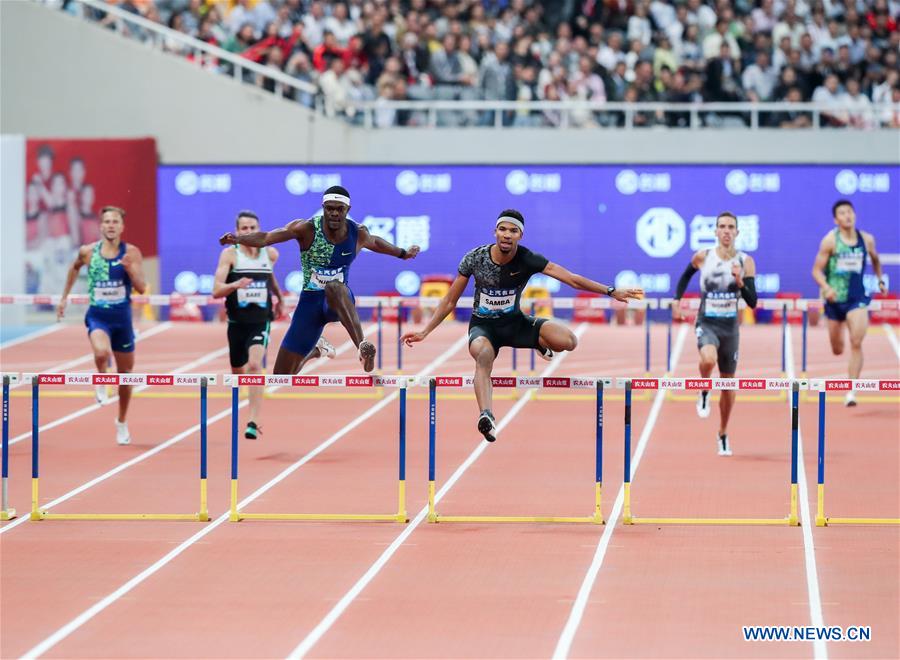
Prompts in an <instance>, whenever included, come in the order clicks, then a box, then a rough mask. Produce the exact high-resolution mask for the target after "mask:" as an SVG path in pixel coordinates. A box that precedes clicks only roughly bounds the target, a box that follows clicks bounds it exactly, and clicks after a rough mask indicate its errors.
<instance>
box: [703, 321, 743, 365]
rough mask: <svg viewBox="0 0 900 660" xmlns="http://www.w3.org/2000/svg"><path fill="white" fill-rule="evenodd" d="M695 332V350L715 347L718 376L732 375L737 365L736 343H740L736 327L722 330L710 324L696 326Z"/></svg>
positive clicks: (720, 327)
mask: <svg viewBox="0 0 900 660" xmlns="http://www.w3.org/2000/svg"><path fill="white" fill-rule="evenodd" d="M695 331H696V333H697V348H698V349H701V348H703V347H704V346H715V347H716V354H717V356H718V362H719V373H720V374H733V373H736V371H737V363H738V343H739V342H740V332H739V330H738V327H737V326H735V327H734V328H723V327H722V326H719V325H714V324H712V323H703V322H702V321H701V322H700V323H698V324H697V326H696V328H695Z"/></svg>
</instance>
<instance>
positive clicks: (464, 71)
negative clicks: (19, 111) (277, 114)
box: [60, 0, 900, 128]
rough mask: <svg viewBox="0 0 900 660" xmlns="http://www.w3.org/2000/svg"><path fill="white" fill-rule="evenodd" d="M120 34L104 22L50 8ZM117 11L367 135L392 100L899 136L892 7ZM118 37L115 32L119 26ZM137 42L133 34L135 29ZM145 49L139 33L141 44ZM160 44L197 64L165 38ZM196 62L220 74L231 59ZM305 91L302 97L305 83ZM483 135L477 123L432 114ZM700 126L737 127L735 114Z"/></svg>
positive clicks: (453, 1)
mask: <svg viewBox="0 0 900 660" xmlns="http://www.w3.org/2000/svg"><path fill="white" fill-rule="evenodd" d="M60 1H61V2H62V3H63V6H64V8H65V9H67V10H70V11H89V12H90V13H91V16H90V17H91V18H93V19H95V20H98V21H100V22H103V23H106V24H108V25H110V26H114V25H117V23H116V21H115V20H114V19H113V18H112V16H111V15H107V14H103V13H102V12H96V11H94V10H85V9H84V7H83V6H82V5H80V3H77V2H73V1H72V0H60ZM115 4H117V5H118V6H120V7H121V8H123V9H125V10H127V11H130V12H133V13H135V14H140V15H142V16H143V17H145V18H147V19H149V20H152V21H155V22H158V23H161V24H164V25H167V26H168V27H169V28H171V29H172V30H175V31H177V32H181V33H184V34H186V35H190V36H192V37H195V38H197V39H199V40H201V41H203V42H206V43H209V44H213V45H216V46H219V47H221V48H223V49H225V50H227V51H230V52H232V53H235V54H236V55H240V56H241V57H243V58H246V59H247V60H250V61H252V62H256V63H259V64H261V65H264V66H266V67H270V68H272V69H275V70H278V71H281V72H283V73H285V74H286V75H288V76H290V77H292V78H294V79H296V80H300V81H305V82H307V83H310V84H311V85H313V86H314V87H315V89H316V91H315V92H312V91H310V92H302V91H297V90H294V89H292V88H288V87H286V86H284V85H281V84H280V83H279V82H278V81H277V80H275V79H273V78H271V77H268V76H265V75H262V74H254V73H247V72H246V71H245V73H244V75H245V76H248V78H249V79H250V80H252V81H253V82H255V83H256V84H258V85H260V86H261V87H263V88H265V89H268V90H269V91H272V92H273V93H279V94H283V95H285V96H287V97H289V98H292V99H293V100H295V101H297V102H299V103H302V104H304V105H306V106H310V107H312V106H313V105H315V104H316V103H320V104H321V105H322V106H323V108H324V110H325V111H326V112H327V113H328V114H330V115H342V116H345V117H347V118H348V120H350V121H356V122H359V121H361V118H362V115H361V113H360V112H359V111H358V109H357V104H358V102H361V101H373V102H375V110H374V115H373V117H374V123H375V125H376V126H393V125H415V124H417V123H421V122H422V121H423V116H422V114H421V113H419V112H416V111H412V110H398V109H396V108H395V107H393V106H392V105H391V104H390V103H388V102H389V101H392V100H481V99H483V100H494V101H500V100H503V101H537V100H548V101H557V100H578V101H582V102H584V103H583V104H581V106H579V107H580V108H581V109H579V110H576V111H572V112H569V113H568V116H567V117H566V118H565V121H566V122H568V123H569V124H574V125H581V126H591V125H616V124H617V123H621V122H622V121H623V117H622V113H621V112H610V111H604V106H605V105H606V104H607V103H608V102H610V101H624V102H666V103H685V104H686V103H695V102H702V101H706V102H719V103H721V102H726V103H727V102H738V101H743V102H761V101H763V102H765V101H776V102H783V103H785V104H788V105H787V106H785V108H784V109H783V111H779V112H768V113H764V114H763V115H762V117H763V123H764V124H766V125H769V126H775V127H783V128H804V127H809V126H811V125H812V121H813V116H812V114H811V113H810V112H809V111H808V109H804V106H802V105H798V107H797V108H796V110H794V109H792V108H790V105H794V104H801V103H802V102H805V101H813V102H815V103H817V104H819V105H821V106H822V107H824V108H825V112H823V114H822V115H821V117H820V118H819V121H820V122H821V125H823V126H828V127H846V126H851V127H858V128H873V127H877V126H881V127H892V128H900V112H898V109H897V108H898V104H900V68H898V61H897V58H898V52H900V30H898V25H897V24H898V20H900V1H898V0H674V1H672V0H545V1H543V2H538V1H532V0H345V1H340V2H324V1H322V0H117V1H116V2H115ZM118 24H119V25H121V23H118ZM131 31H132V32H134V33H136V36H138V37H141V36H142V35H141V34H140V33H141V30H139V29H137V28H132V29H131ZM144 37H145V38H146V35H144ZM163 47H164V48H165V49H167V50H169V51H172V52H174V53H177V54H180V55H183V56H186V57H192V58H196V57H201V56H200V55H198V54H197V53H196V52H195V51H194V50H193V49H190V48H188V47H186V46H185V45H184V43H183V42H182V41H180V40H178V39H167V40H165V43H164V44H163ZM202 57H204V59H203V61H202V64H203V65H204V66H207V67H209V68H211V69H214V70H217V71H221V72H224V73H233V67H232V66H231V65H230V63H228V62H225V61H220V60H219V59H218V58H213V57H208V56H202ZM310 89H312V87H310ZM443 114H444V115H445V116H444V117H443V118H442V121H443V122H444V123H462V124H486V123H493V122H495V121H496V120H497V119H498V118H496V117H494V116H493V114H492V113H485V112H480V111H478V112H476V111H472V112H451V113H443ZM688 114H689V113H688V112H683V113H681V112H668V113H662V112H649V111H644V112H640V113H637V115H636V116H635V117H634V124H635V125H638V126H651V125H658V124H664V125H669V126H683V125H686V123H687V122H688ZM729 114H730V113H718V114H715V115H713V114H711V113H710V114H708V115H705V116H704V121H707V122H714V121H718V122H724V121H728V120H729V119H731V120H732V121H738V122H745V121H747V119H746V116H744V115H742V114H741V113H734V115H733V116H732V117H730V118H729ZM500 119H502V121H503V123H504V124H507V125H528V126H535V125H537V126H541V125H543V126H556V125H560V124H561V123H563V121H564V120H563V116H562V113H561V112H560V111H558V110H541V111H538V110H509V111H508V112H504V113H503V115H502V117H501V118H500Z"/></svg>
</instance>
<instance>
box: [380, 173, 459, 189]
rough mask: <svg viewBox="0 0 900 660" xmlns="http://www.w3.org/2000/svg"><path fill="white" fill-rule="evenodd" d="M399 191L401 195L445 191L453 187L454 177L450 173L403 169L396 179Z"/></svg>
mask: <svg viewBox="0 0 900 660" xmlns="http://www.w3.org/2000/svg"><path fill="white" fill-rule="evenodd" d="M394 185H395V186H396V187H397V192H399V193H400V194H401V195H415V194H416V193H420V192H421V193H434V192H439V193H445V192H450V189H451V188H452V187H453V179H452V177H451V176H450V174H446V173H442V174H419V173H418V172H415V171H413V170H403V171H402V172H400V174H398V175H397V178H396V179H395V180H394Z"/></svg>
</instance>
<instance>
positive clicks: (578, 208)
mask: <svg viewBox="0 0 900 660" xmlns="http://www.w3.org/2000/svg"><path fill="white" fill-rule="evenodd" d="M158 181H159V251H160V257H161V280H162V287H163V290H164V291H179V292H181V293H185V294H189V293H208V292H209V291H210V290H211V289H212V274H213V272H214V271H215V266H216V261H217V258H218V253H219V250H220V249H221V248H220V247H219V245H218V242H217V239H218V237H219V236H220V235H222V234H223V233H225V232H226V231H230V230H233V229H234V220H235V217H236V215H237V213H238V211H240V210H242V209H250V210H252V211H254V212H255V213H257V214H258V215H259V217H260V219H261V224H262V227H263V229H274V228H276V227H280V226H283V225H284V224H286V223H287V222H289V221H291V220H293V219H296V218H308V217H310V216H312V215H313V214H314V213H316V211H317V210H318V209H319V207H320V200H321V196H322V191H324V190H325V189H326V188H328V187H329V186H331V185H335V184H340V185H343V186H344V187H346V188H347V189H348V190H349V191H350V194H351V197H352V203H353V206H352V209H351V211H350V215H351V217H353V218H354V219H355V220H356V221H357V222H361V223H363V224H365V225H366V226H367V227H368V228H369V230H370V231H372V232H373V233H375V234H377V235H379V236H382V237H383V238H385V239H386V240H389V241H391V242H393V243H396V244H397V245H400V246H401V247H409V246H410V245H414V244H415V245H419V246H420V247H421V248H422V252H421V254H420V255H419V257H418V258H417V259H416V260H414V261H405V262H404V261H400V260H397V259H392V258H390V257H385V256H382V255H376V254H371V253H368V252H364V253H363V254H361V255H360V256H359V257H358V258H357V260H356V262H354V264H353V268H352V270H351V274H350V286H351V288H352V289H353V290H354V292H355V293H356V294H357V295H375V294H379V293H384V292H399V293H401V294H403V295H415V294H416V293H417V292H418V288H419V283H420V279H421V278H422V277H423V276H426V275H432V274H446V275H451V276H452V275H455V273H456V267H457V265H458V264H459V261H460V259H461V258H462V256H463V254H465V252H467V251H468V250H470V249H472V248H473V247H476V246H478V245H483V244H485V243H489V242H492V241H493V234H492V232H493V227H494V222H495V219H496V218H497V216H498V214H499V213H500V211H502V210H503V209H506V208H515V209H518V210H520V211H521V212H522V213H524V215H525V219H526V224H525V227H526V229H525V235H524V238H523V245H527V246H528V247H529V248H531V249H532V250H534V251H537V252H540V253H542V254H544V255H545V256H546V257H547V258H549V259H550V260H552V261H556V262H558V263H560V264H562V265H563V266H565V267H567V268H569V269H570V270H572V271H575V272H577V273H580V274H583V275H586V276H588V277H591V278H594V279H597V280H600V281H602V282H606V283H611V282H615V284H616V285H617V286H635V285H640V286H643V287H644V289H645V290H646V291H647V293H648V295H650V296H667V295H671V294H672V292H673V290H674V287H675V284H676V282H677V280H678V276H679V275H680V274H681V271H682V270H683V269H684V266H685V265H686V264H687V262H688V260H689V259H690V256H691V254H692V253H693V252H694V251H695V250H698V249H703V248H707V247H712V246H713V245H714V244H715V236H714V226H715V217H716V215H717V214H718V213H719V212H721V211H724V210H729V211H732V212H733V213H735V214H736V215H737V216H738V221H739V230H740V235H739V238H738V246H739V247H740V248H741V249H743V250H745V251H746V252H748V253H749V254H751V255H753V256H754V258H755V259H756V262H757V269H758V271H759V275H758V276H757V288H758V289H759V290H760V291H761V292H762V293H765V294H774V293H777V292H795V293H799V294H802V295H803V296H807V297H809V296H815V295H817V293H818V292H817V290H816V287H815V284H814V282H813V281H812V278H811V277H810V269H811V267H812V262H813V259H814V257H815V254H816V250H817V248H818V245H819V241H820V240H821V238H822V236H824V234H825V233H826V232H827V231H829V229H831V228H833V226H834V225H833V221H832V218H831V205H832V203H833V202H834V201H835V200H837V199H840V198H846V199H849V200H851V201H852V202H853V204H854V206H855V207H856V212H857V218H858V226H859V228H861V229H865V230H867V231H869V232H872V233H873V234H874V235H875V237H876V240H877V244H878V249H879V251H880V252H881V253H883V254H884V255H885V256H886V257H887V259H886V260H887V262H888V263H890V264H891V265H889V266H887V267H886V271H887V273H888V275H889V277H891V279H893V280H894V282H895V283H896V282H898V281H900V277H898V274H897V267H896V266H897V260H898V258H900V257H898V255H900V202H898V200H900V168H898V167H896V166H894V167H890V166H851V165H847V166H817V165H810V166H783V165H782V166H779V165H771V166H752V167H751V166H741V165H730V166H647V167H644V166H641V167H629V166H609V165H604V166H533V167H532V166H520V167H515V166H464V167H460V166H454V167H415V168H410V167H403V166H302V167H286V166H240V167H235V166H213V167H209V166H196V167H191V166H163V167H160V169H159V178H158ZM280 250H281V258H280V260H279V263H278V266H277V273H278V276H279V281H280V282H282V284H283V285H284V286H285V288H286V289H288V290H290V291H293V292H298V291H299V287H300V286H301V284H302V279H301V276H300V256H299V248H298V247H297V245H296V244H284V245H282V246H280ZM870 270H871V269H870ZM869 275H870V277H869V280H868V281H867V284H868V285H869V286H870V287H872V288H874V282H873V277H872V274H871V272H870V273H869ZM532 283H533V284H535V283H537V284H541V285H546V286H548V287H549V288H550V290H551V291H553V292H554V293H557V292H558V293H561V294H562V295H570V294H571V293H572V292H571V291H570V290H568V287H560V286H558V283H556V282H555V281H551V282H543V281H540V280H539V278H535V279H533V280H532ZM694 286H695V287H696V286H697V283H696V281H695V282H694Z"/></svg>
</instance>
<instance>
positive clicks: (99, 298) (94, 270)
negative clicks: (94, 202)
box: [56, 206, 147, 445]
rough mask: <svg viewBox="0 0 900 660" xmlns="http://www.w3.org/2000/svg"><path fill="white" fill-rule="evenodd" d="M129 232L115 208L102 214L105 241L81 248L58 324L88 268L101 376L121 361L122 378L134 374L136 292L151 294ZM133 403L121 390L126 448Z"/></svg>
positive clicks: (119, 423)
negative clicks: (133, 303)
mask: <svg viewBox="0 0 900 660" xmlns="http://www.w3.org/2000/svg"><path fill="white" fill-rule="evenodd" d="M124 231H125V211H124V210H123V209H120V208H118V207H115V206H106V207H104V208H103V209H102V210H101V211H100V235H101V239H100V240H99V241H97V242H96V243H89V244H88V245H82V246H81V247H80V248H79V250H78V256H77V257H76V258H75V261H74V262H73V263H72V266H71V268H69V272H68V276H67V278H66V286H65V289H64V290H63V293H62V298H61V300H60V303H59V306H58V307H57V310H56V315H57V318H58V319H61V318H62V317H63V315H64V314H65V310H66V302H67V301H66V299H67V297H68V295H69V293H70V292H71V291H72V286H74V284H75V280H76V279H77V278H78V271H80V270H81V267H82V266H87V267H88V296H89V299H90V306H89V307H88V311H87V314H86V315H85V317H84V324H85V326H87V329H88V337H89V339H90V342H91V348H92V349H93V352H94V362H95V363H96V365H97V371H98V372H101V373H105V372H106V371H107V369H108V368H109V361H110V357H115V360H116V371H117V372H118V373H129V372H131V371H132V370H133V369H134V343H135V337H134V328H133V326H132V322H131V290H132V289H134V290H135V291H137V292H138V293H144V292H145V291H146V289H147V284H146V279H145V278H144V273H143V262H142V259H143V257H142V255H141V251H140V250H139V249H138V248H137V247H135V246H134V245H132V244H128V243H125V241H123V240H122V233H123V232H124ZM97 401H98V403H100V404H103V403H105V402H106V386H103V385H100V386H98V387H97ZM130 402H131V386H128V385H121V386H119V415H118V418H117V419H116V441H117V442H118V443H119V444H120V445H127V444H128V443H129V442H131V434H130V433H129V431H128V424H127V423H126V421H125V418H126V415H127V413H128V404H129V403H130Z"/></svg>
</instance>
